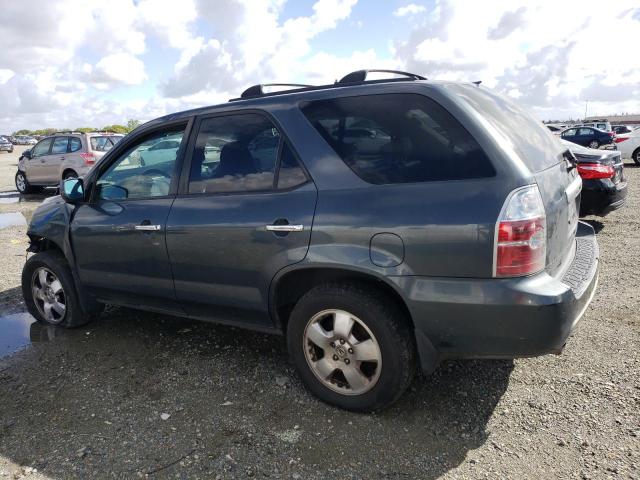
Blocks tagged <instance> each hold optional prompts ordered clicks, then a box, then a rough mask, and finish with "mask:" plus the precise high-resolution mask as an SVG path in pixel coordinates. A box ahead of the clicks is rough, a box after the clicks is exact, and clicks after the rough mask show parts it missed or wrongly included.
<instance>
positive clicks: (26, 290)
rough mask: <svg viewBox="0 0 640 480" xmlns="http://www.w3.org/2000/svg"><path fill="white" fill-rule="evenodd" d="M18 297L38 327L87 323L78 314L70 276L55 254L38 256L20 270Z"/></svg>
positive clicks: (88, 317) (76, 298)
mask: <svg viewBox="0 0 640 480" xmlns="http://www.w3.org/2000/svg"><path fill="white" fill-rule="evenodd" d="M22 296H23V297H24V301H25V304H26V305H27V309H28V310H29V313H30V314H31V315H33V316H34V318H35V319H36V320H37V321H39V322H40V323H43V324H46V325H58V326H62V327H66V328H74V327H79V326H81V325H84V324H86V323H88V322H89V321H90V320H91V316H89V315H85V314H84V313H83V312H82V308H81V306H80V302H79V300H78V294H77V292H76V288H75V284H74V282H73V276H72V274H71V270H70V269H69V265H68V264H67V261H66V260H65V258H64V257H63V256H62V255H61V254H59V253H55V252H49V251H46V252H40V253H36V254H35V255H33V256H32V257H31V258H29V259H28V260H27V262H26V263H25V265H24V268H23V269H22Z"/></svg>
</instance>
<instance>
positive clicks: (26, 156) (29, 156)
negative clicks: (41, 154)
mask: <svg viewBox="0 0 640 480" xmlns="http://www.w3.org/2000/svg"><path fill="white" fill-rule="evenodd" d="M22 156H23V157H24V158H27V159H29V160H31V157H32V156H33V153H32V151H31V149H29V150H25V151H24V152H22Z"/></svg>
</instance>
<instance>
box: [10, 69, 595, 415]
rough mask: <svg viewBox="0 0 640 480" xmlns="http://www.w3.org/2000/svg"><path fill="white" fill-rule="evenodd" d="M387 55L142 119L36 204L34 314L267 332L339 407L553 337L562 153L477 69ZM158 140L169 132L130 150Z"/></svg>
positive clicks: (548, 348) (30, 272) (558, 317)
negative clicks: (108, 314)
mask: <svg viewBox="0 0 640 480" xmlns="http://www.w3.org/2000/svg"><path fill="white" fill-rule="evenodd" d="M395 73H396V74H398V75H403V76H404V78H394V79H387V80H373V81H368V80H367V79H366V76H367V71H358V72H354V73H352V74H349V75H347V76H346V77H345V78H343V79H342V80H340V81H339V82H336V83H335V84H332V85H324V86H316V87H300V86H297V88H294V89H292V90H288V91H281V92H271V93H264V92H263V90H262V85H256V86H254V87H251V88H249V89H248V90H246V91H245V92H244V93H243V94H242V95H241V97H240V98H238V99H234V100H232V101H230V102H227V103H224V104H221V105H217V106H212V107H204V108H199V109H195V110H190V111H186V112H181V113H173V114H171V115H167V116H165V117H162V118H159V119H156V120H152V121H150V122H148V123H146V124H145V125H143V126H141V127H138V128H137V129H136V130H135V131H134V132H132V133H130V134H129V135H128V136H127V137H125V138H124V139H122V140H121V141H120V142H119V143H117V144H116V145H115V146H114V147H113V148H111V149H110V150H109V151H108V152H107V153H106V154H105V155H104V156H103V157H102V158H101V159H100V160H99V161H97V162H96V165H95V167H94V168H93V169H91V170H90V171H89V172H87V174H86V176H85V177H84V178H74V179H68V180H64V181H63V182H62V184H61V188H60V192H61V197H53V198H52V199H51V200H49V201H47V202H46V203H43V204H42V205H40V207H39V208H38V209H37V210H36V211H35V212H34V213H33V216H32V218H31V222H30V225H29V227H28V231H27V234H28V236H29V239H30V246H29V250H30V251H31V252H33V253H35V255H32V256H31V257H30V258H29V259H28V260H27V262H26V263H25V266H24V269H23V273H22V289H23V295H24V299H25V303H26V305H27V307H28V309H29V312H30V313H32V314H33V315H34V316H35V318H36V319H38V320H39V321H40V322H43V323H46V324H49V325H60V326H63V327H77V326H80V325H83V324H85V323H87V322H88V321H89V320H91V318H92V316H94V315H96V314H98V313H99V312H100V311H101V310H102V308H103V306H104V305H105V304H118V305H128V306H131V307H135V308H140V309H147V310H151V311H155V312H166V313H169V314H174V315H179V316H183V317H189V318H196V319H202V320H208V321H214V322H220V323H224V324H228V325H235V326H240V327H245V328H251V329H257V330H262V331H268V332H272V333H278V334H283V335H286V339H287V345H288V349H289V355H290V357H291V360H292V362H293V364H294V366H295V368H296V369H297V371H298V373H299V375H300V377H301V379H302V381H303V383H304V384H305V385H306V387H307V388H308V389H309V390H310V391H311V392H313V393H314V394H315V395H316V396H318V397H319V398H321V399H322V400H324V401H326V402H328V403H331V404H333V405H338V406H340V407H343V408H346V409H350V410H356V411H371V410H378V409H381V408H383V407H385V406H388V405H390V404H391V403H393V402H394V401H395V400H397V399H398V398H399V396H400V395H401V394H402V392H403V391H404V390H405V389H406V388H407V387H408V385H409V384H410V382H411V380H412V376H413V373H414V371H415V370H416V369H417V368H418V367H420V368H421V369H422V370H423V371H425V372H432V371H433V370H434V369H435V368H436V366H437V364H438V362H439V361H440V360H442V359H447V358H514V357H527V356H533V355H542V354H546V353H560V352H561V351H562V349H563V347H564V345H565V343H566V341H567V338H568V337H569V335H570V334H571V332H572V331H573V330H574V329H575V327H576V325H577V323H578V321H579V320H580V318H581V316H582V314H583V313H584V312H585V310H586V308H587V306H588V305H589V303H590V301H591V299H592V298H593V295H594V294H595V288H596V284H597V276H598V244H597V241H596V238H595V234H594V230H593V228H592V227H591V226H589V225H588V224H585V223H582V222H579V221H578V212H577V209H578V205H579V202H580V191H581V188H582V181H581V179H580V177H579V175H578V173H577V171H576V169H575V168H573V164H572V163H571V164H570V163H568V162H567V160H566V149H565V148H563V147H562V145H561V144H560V143H559V142H558V141H557V139H556V138H555V137H554V136H553V135H552V134H551V132H549V130H548V129H547V128H545V126H544V125H543V124H542V123H540V122H539V121H538V120H536V119H535V118H534V117H533V116H531V115H530V114H529V113H527V112H526V111H524V110H522V109H521V108H520V107H519V106H518V105H516V104H515V103H513V102H511V101H510V100H509V99H507V98H504V97H502V96H500V95H497V94H494V93H492V92H491V91H489V90H487V89H485V88H483V87H479V86H477V85H475V84H473V83H454V82H438V81H428V80H426V79H425V78H423V77H420V76H418V75H414V74H406V73H401V72H395ZM158 142H177V143H178V145H177V148H173V146H172V145H169V146H168V148H163V149H161V151H162V152H163V153H162V154H158V155H157V156H155V158H154V161H153V162H150V164H146V163H144V162H141V161H140V159H141V158H142V157H144V156H145V155H146V153H147V152H148V151H149V149H150V145H154V144H157V143H158ZM169 154H170V155H169ZM578 239H579V240H578ZM237 335H238V337H239V339H242V338H243V336H242V335H243V334H242V332H238V333H237ZM245 338H246V337H245ZM240 341H242V340H240ZM229 355H232V354H231V353H230V354H229Z"/></svg>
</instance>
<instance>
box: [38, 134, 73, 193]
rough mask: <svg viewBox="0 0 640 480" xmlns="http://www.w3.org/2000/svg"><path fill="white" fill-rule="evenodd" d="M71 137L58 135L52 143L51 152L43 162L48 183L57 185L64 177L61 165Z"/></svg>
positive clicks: (45, 178)
mask: <svg viewBox="0 0 640 480" xmlns="http://www.w3.org/2000/svg"><path fill="white" fill-rule="evenodd" d="M68 145H69V137H56V138H54V139H53V143H52V144H51V152H50V153H49V155H47V157H46V159H45V161H44V163H43V175H44V180H45V182H46V183H48V184H51V185H55V184H58V183H59V182H60V180H61V179H62V175H61V174H62V172H61V171H60V167H61V166H62V162H64V159H65V155H66V154H67V146H68Z"/></svg>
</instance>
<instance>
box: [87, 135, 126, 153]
mask: <svg viewBox="0 0 640 480" xmlns="http://www.w3.org/2000/svg"><path fill="white" fill-rule="evenodd" d="M120 139H122V137H118V136H104V137H91V150H94V151H96V152H108V151H109V150H111V148H112V147H113V146H114V145H115V144H116V143H118V142H119V141H120Z"/></svg>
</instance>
